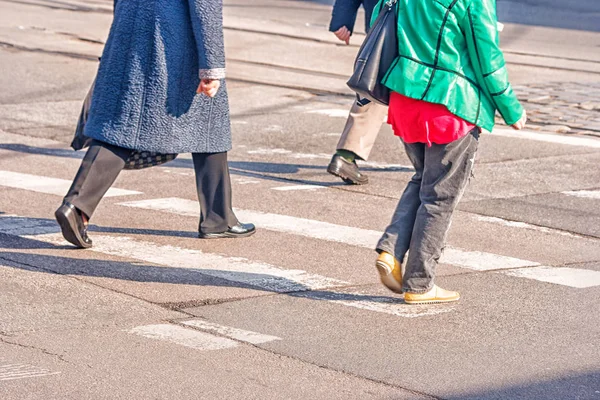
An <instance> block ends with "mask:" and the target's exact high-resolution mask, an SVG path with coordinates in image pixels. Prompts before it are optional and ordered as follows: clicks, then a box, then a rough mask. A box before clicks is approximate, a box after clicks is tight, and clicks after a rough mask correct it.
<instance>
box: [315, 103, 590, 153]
mask: <svg viewBox="0 0 600 400" xmlns="http://www.w3.org/2000/svg"><path fill="white" fill-rule="evenodd" d="M306 113H307V114H319V115H325V116H328V117H332V118H347V117H348V110H344V109H323V110H310V111H306ZM384 122H387V118H386V119H385V120H384ZM486 134H489V135H492V136H502V137H509V138H515V139H528V140H534V141H539V142H546V143H556V144H562V145H567V146H581V147H589V148H595V149H600V140H597V139H592V138H587V137H581V136H573V135H571V136H564V135H557V134H553V133H540V132H534V131H528V130H521V131H515V130H513V129H506V128H496V129H494V130H493V131H492V132H486Z"/></svg>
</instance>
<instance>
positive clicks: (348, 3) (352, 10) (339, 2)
mask: <svg viewBox="0 0 600 400" xmlns="http://www.w3.org/2000/svg"><path fill="white" fill-rule="evenodd" d="M361 4H362V0H335V4H334V5H333V12H332V14H331V23H330V24H329V30H330V31H331V32H335V31H337V30H338V29H340V28H341V27H343V26H345V27H346V28H348V30H349V31H350V32H354V24H355V23H356V16H357V15H358V9H359V8H360V5H361Z"/></svg>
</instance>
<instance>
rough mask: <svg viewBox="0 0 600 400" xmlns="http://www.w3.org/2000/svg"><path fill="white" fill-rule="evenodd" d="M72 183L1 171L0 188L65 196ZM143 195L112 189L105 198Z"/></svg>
mask: <svg viewBox="0 0 600 400" xmlns="http://www.w3.org/2000/svg"><path fill="white" fill-rule="evenodd" d="M71 184H72V182H71V181H68V180H66V179H58V178H49V177H45V176H39V175H30V174H22V173H19V172H12V171H0V186H4V187H9V188H14V189H23V190H30V191H32V192H38V193H45V194H53V195H57V196H64V195H65V194H67V191H68V190H69V188H70V187H71ZM134 194H142V193H141V192H136V191H134V190H125V189H117V188H110V189H109V190H108V192H107V193H106V195H105V197H116V196H129V195H134Z"/></svg>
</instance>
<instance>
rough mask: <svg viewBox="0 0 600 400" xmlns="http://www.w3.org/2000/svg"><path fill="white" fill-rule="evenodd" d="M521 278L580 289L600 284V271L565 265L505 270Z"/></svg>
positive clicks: (506, 272) (505, 272) (507, 273)
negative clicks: (566, 266)
mask: <svg viewBox="0 0 600 400" xmlns="http://www.w3.org/2000/svg"><path fill="white" fill-rule="evenodd" d="M502 273H503V274H506V275H510V276H516V277H519V278H527V279H535V280H536V281H542V282H548V283H554V284H557V285H563V286H570V287H574V288H578V289H584V288H590V287H594V286H600V271H592V270H589V269H577V268H565V267H543V266H540V267H535V268H524V269H515V270H511V271H503V272H502Z"/></svg>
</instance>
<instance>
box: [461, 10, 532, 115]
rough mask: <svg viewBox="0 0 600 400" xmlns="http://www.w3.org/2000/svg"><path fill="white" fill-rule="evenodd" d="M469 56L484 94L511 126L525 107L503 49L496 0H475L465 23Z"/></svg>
mask: <svg viewBox="0 0 600 400" xmlns="http://www.w3.org/2000/svg"><path fill="white" fill-rule="evenodd" d="M462 27H463V29H464V32H465V35H466V41H467V47H468V51H469V57H470V59H471V62H472V64H473V68H474V69H475V73H476V74H477V79H478V81H479V84H480V86H481V88H482V90H483V92H484V93H485V95H486V96H487V97H488V98H489V99H490V100H491V101H492V104H494V105H495V107H496V109H497V110H498V112H499V113H500V115H501V116H502V118H503V119H504V122H506V123H507V124H508V125H512V124H514V123H516V122H517V121H518V120H519V119H520V118H521V116H522V115H523V107H522V106H521V103H519V100H518V99H517V96H516V95H515V93H514V91H513V89H512V87H511V85H510V83H509V81H508V71H507V70H506V63H505V61H504V54H503V53H502V50H500V44H499V43H500V40H499V35H498V19H497V17H496V0H474V1H473V2H472V3H471V5H470V6H469V8H468V9H467V13H466V15H465V18H464V20H463V22H462Z"/></svg>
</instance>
